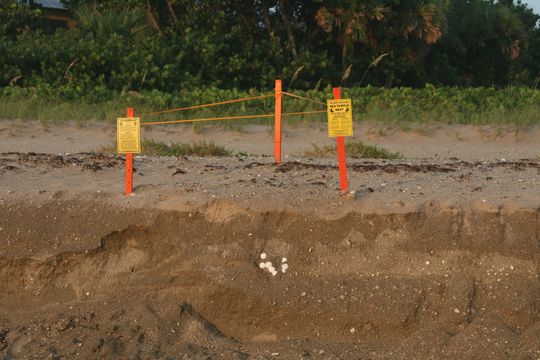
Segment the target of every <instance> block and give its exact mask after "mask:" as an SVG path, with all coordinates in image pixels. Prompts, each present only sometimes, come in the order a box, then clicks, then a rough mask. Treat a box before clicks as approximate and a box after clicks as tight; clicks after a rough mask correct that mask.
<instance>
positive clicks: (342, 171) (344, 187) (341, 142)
mask: <svg viewBox="0 0 540 360" xmlns="http://www.w3.org/2000/svg"><path fill="white" fill-rule="evenodd" d="M332 92H333V94H334V99H341V88H340V87H336V88H334V89H333V91H332ZM336 142H337V152H338V164H339V188H340V189H341V192H342V193H346V192H347V191H348V190H349V181H348V179H347V160H346V157H345V138H344V137H343V136H338V137H336Z"/></svg>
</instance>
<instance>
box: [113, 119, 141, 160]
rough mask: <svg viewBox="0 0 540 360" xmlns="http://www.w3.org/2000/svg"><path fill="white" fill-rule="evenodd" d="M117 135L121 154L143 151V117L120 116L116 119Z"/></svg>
mask: <svg viewBox="0 0 540 360" xmlns="http://www.w3.org/2000/svg"><path fill="white" fill-rule="evenodd" d="M116 136H117V147H118V153H119V154H127V153H135V154H138V153H140V152H141V119H140V118H136V117H132V118H118V119H116Z"/></svg>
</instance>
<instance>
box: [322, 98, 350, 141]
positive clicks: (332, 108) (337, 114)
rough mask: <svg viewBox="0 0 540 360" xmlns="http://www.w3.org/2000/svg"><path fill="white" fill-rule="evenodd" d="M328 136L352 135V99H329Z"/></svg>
mask: <svg viewBox="0 0 540 360" xmlns="http://www.w3.org/2000/svg"><path fill="white" fill-rule="evenodd" d="M327 112H328V136H329V137H338V136H352V135H353V122H352V102H351V99H334V100H328V104H327Z"/></svg>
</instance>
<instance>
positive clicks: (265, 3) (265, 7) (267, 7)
mask: <svg viewBox="0 0 540 360" xmlns="http://www.w3.org/2000/svg"><path fill="white" fill-rule="evenodd" d="M262 6H263V9H262V11H263V12H262V15H263V22H264V27H265V28H266V31H267V32H268V35H270V38H271V39H274V31H273V29H272V22H271V21H270V5H269V4H268V0H263V3H262Z"/></svg>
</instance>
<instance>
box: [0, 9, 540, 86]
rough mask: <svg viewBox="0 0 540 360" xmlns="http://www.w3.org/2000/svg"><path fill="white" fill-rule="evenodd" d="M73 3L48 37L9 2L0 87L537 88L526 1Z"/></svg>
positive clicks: (0, 16) (538, 52)
mask: <svg viewBox="0 0 540 360" xmlns="http://www.w3.org/2000/svg"><path fill="white" fill-rule="evenodd" d="M64 3H65V5H66V6H67V7H68V8H69V9H70V10H71V11H72V13H73V16H75V18H76V20H77V24H78V28H77V30H76V31H71V32H70V31H66V30H63V29H59V30H57V31H56V32H54V33H44V32H43V31H40V25H39V24H40V21H43V20H44V19H43V16H42V12H43V11H42V10H41V9H40V8H39V6H36V5H35V4H33V3H32V2H26V3H25V2H21V1H16V0H0V4H1V6H0V54H2V55H1V56H0V87H5V86H9V85H10V84H11V85H13V83H14V79H16V82H17V85H19V86H39V85H41V84H47V86H55V87H67V88H71V89H74V90H75V91H89V90H95V89H99V88H107V89H114V90H118V91H130V90H135V91H140V90H143V89H145V90H152V89H158V90H161V91H175V90H178V89H181V88H190V87H198V86H216V87H221V88H241V89H247V88H252V87H256V88H268V87H270V86H271V84H272V82H273V79H275V78H277V77H280V78H283V79H284V80H285V82H286V84H287V85H291V86H294V87H298V88H306V89H313V88H319V87H321V86H326V85H328V84H338V83H342V84H345V85H347V86H354V85H356V86H359V85H360V86H364V85H368V84H369V85H374V86H386V87H391V86H412V87H420V86H425V84H434V85H449V86H506V85H526V86H530V85H531V84H533V83H534V80H535V78H536V76H537V74H538V73H539V71H540V65H539V64H540V61H539V60H540V30H539V28H538V21H539V19H540V17H539V16H538V15H537V14H535V13H533V11H532V10H531V9H529V8H527V7H526V6H525V5H523V4H522V3H521V2H519V1H518V2H517V3H514V2H513V1H511V0H499V1H494V0H467V1H463V0H366V1H357V0H325V1H322V0H311V1H299V0H255V1H247V0H206V1H199V0H105V1H99V2H94V1H89V0H65V1H64ZM368 69H369V71H367V70H368ZM290 82H292V84H289V83H290Z"/></svg>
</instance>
